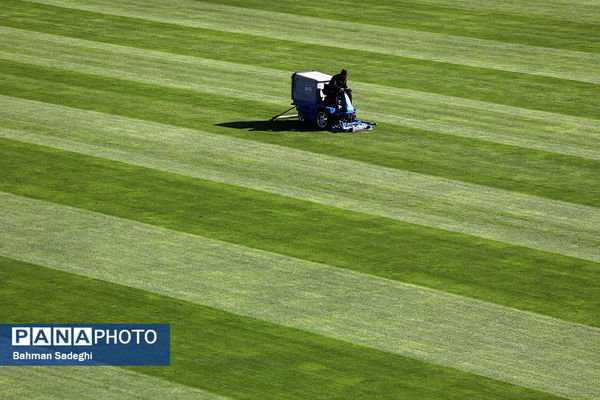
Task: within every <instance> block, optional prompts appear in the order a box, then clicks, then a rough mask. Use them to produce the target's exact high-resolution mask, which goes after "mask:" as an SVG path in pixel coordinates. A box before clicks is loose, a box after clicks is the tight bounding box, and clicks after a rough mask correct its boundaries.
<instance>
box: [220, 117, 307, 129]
mask: <svg viewBox="0 0 600 400" xmlns="http://www.w3.org/2000/svg"><path fill="white" fill-rule="evenodd" d="M215 125H216V126H224V127H226V128H234V129H243V130H247V131H263V132H312V131H316V128H315V127H314V126H313V124H310V123H306V122H300V121H298V120H282V121H234V122H224V123H221V124H215Z"/></svg>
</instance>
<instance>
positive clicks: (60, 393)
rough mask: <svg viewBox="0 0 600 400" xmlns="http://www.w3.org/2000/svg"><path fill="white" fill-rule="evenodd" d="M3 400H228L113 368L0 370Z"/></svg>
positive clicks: (14, 368) (26, 368)
mask: <svg viewBox="0 0 600 400" xmlns="http://www.w3.org/2000/svg"><path fill="white" fill-rule="evenodd" d="M0 387H1V388H2V398H3V399H4V400H8V399H27V400H42V399H43V400H52V399H56V400H62V399H77V400H84V399H89V400H98V399H116V400H120V399H144V400H145V399H169V400H171V399H172V400H192V399H194V400H227V398H226V397H222V396H217V395H214V394H211V393H208V392H204V391H202V390H199V389H195V388H192V387H189V386H185V385H181V384H177V383H174V382H170V381H166V380H162V379H158V378H154V377H151V376H148V375H144V374H140V373H136V372H133V371H129V370H126V369H122V368H116V367H0Z"/></svg>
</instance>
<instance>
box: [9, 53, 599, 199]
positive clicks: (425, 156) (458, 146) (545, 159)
mask: <svg viewBox="0 0 600 400" xmlns="http://www.w3.org/2000/svg"><path fill="white" fill-rule="evenodd" d="M0 94H6V95H10V96H16V97H21V98H26V99H33V100H40V101H45V102H49V103H54V104H62V105H67V106H71V107H77V108H83V109H87V110H94V111H100V112H105V113H109V114H117V115H123V116H127V117H133V118H141V119H146V120H150V121H156V122H161V123H168V124H172V125H177V126H182V127H187V128H194V129H202V130H206V131H209V132H215V133H221V134H226V135H234V136H238V137H242V138H246V139H253V140H257V141H261V142H267V143H275V144H280V145H284V146H289V147H293V148H297V149H302V150H307V151H312V152H315V153H321V154H328V155H333V156H338V157H345V158H349V159H353V160H359V161H366V162H369V163H373V164H378V165H382V166H386V167H392V168H398V169H403V170H408V171H413V172H418V173H424V174H429V175H435V176H440V177H444V178H449V179H455V180H461V181H466V182H471V183H476V184H481V185H486V186H492V187H498V188H503V189H508V190H513V191H518V192H522V193H527V194H533V195H537V196H543V197H547V198H551V199H556V200H563V201H569V202H572V203H577V204H585V205H591V206H599V205H600V181H598V179H596V178H597V175H598V173H597V171H599V170H600V161H597V160H588V159H583V158H577V157H570V156H566V155H560V154H554V153H548V152H545V151H540V150H531V149H524V148H520V147H514V146H507V145H502V144H497V143H492V142H487V141H483V140H476V139H470V138H463V137H458V136H453V135H445V134H439V133H435V132H428V131H423V130H417V129H410V128H404V127H395V126H382V127H379V128H378V129H377V131H375V132H374V134H372V135H345V136H341V135H331V134H322V133H317V132H310V131H306V128H304V130H303V131H302V127H301V126H299V125H298V123H296V125H294V123H293V122H292V123H291V125H292V127H294V126H295V127H296V128H298V129H300V130H301V131H291V132H280V131H277V129H278V127H283V126H289V125H290V123H289V121H285V122H283V123H282V124H280V125H278V124H272V123H270V122H266V121H265V119H266V118H267V117H268V116H270V115H275V114H277V113H279V112H281V109H280V108H279V107H277V106H274V105H271V104H265V103H261V102H257V101H248V100H244V101H243V102H240V101H239V99H236V98H232V97H225V96H218V95H214V94H207V93H201V92H195V91H186V90H180V89H173V88H167V87H160V86H153V85H145V84H138V83H134V82H131V81H126V80H119V79H110V78H103V77H99V76H95V75H90V74H83V73H77V72H67V71H63V70H59V69H53V68H44V67H38V66H32V65H29V64H23V63H16V62H11V61H2V60H0ZM7 117H8V116H7ZM215 124H219V125H217V126H215ZM240 128H242V129H240ZM270 129H275V131H269V130H270ZM283 129H286V128H283ZM287 129H289V128H287Z"/></svg>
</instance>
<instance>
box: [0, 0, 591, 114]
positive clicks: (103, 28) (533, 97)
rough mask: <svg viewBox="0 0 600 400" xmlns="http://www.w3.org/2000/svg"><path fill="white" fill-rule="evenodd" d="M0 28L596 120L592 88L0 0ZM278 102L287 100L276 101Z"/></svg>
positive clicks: (536, 78) (576, 83)
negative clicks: (347, 77)
mask: <svg viewBox="0 0 600 400" xmlns="http://www.w3.org/2000/svg"><path fill="white" fill-rule="evenodd" d="M0 24H2V25H5V26H11V27H15V28H19V29H29V30H33V31H38V32H45V33H52V34H59V35H65V36H71V37H76V38H81V39H87V40H95V41H99V42H106V43H114V44H120V45H126V46H133V47H140V48H145V49H152V50H160V51H167V52H172V53H178V54H186V55H193V56H198V57H203V58H212V59H215V60H223V61H231V62H237V63H242V64H250V65H258V66H264V67H269V68H277V69H281V70H284V71H290V73H291V72H293V71H306V70H313V69H316V70H322V71H337V70H339V68H340V66H341V65H343V66H345V67H346V68H348V69H349V70H350V71H352V79H356V80H359V81H363V82H367V83H374V84H379V85H384V86H393V87H400V88H408V89H414V90H420V91H425V92H433V93H440V94H445V95H450V96H457V97H464V98H469V99H475V100H483V101H490V102H495V103H499V104H508V105H513V106H519V107H525V108H531V109H536V110H544V111H552V112H557V113H564V114H572V115H578V116H583V117H592V118H600V111H599V110H598V107H597V106H596V104H598V103H600V90H598V85H594V84H591V83H584V82H577V81H570V80H564V79H557V78H550V77H543V76H535V75H528V74H519V73H512V72H506V71H499V70H490V69H485V68H476V67H468V66H461V65H454V64H446V63H439V62H433V61H426V60H418V59H412V58H404V57H395V56H390V55H384V54H377V53H370V52H364V51H350V50H348V49H339V48H336V47H327V46H317V45H311V44H303V43H296V42H289V41H284V40H275V39H268V38H264V37H255V36H250V35H243V34H234V33H227V32H220V31H213V30H207V29H197V28H190V27H184V26H179V25H174V24H165V23H157V22H152V21H147V20H143V19H134V18H125V17H117V16H111V15H106V14H100V13H93V12H86V11H79V10H74V9H66V8H60V7H51V6H45V5H39V4H32V3H23V2H18V1H14V0H4V1H3V6H2V8H0ZM282 101H283V102H286V101H287V99H282Z"/></svg>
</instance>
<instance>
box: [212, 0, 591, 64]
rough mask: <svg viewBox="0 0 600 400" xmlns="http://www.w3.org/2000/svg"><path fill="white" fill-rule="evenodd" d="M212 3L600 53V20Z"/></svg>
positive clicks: (421, 7) (396, 6) (383, 6)
mask: <svg viewBox="0 0 600 400" xmlns="http://www.w3.org/2000/svg"><path fill="white" fill-rule="evenodd" d="M205 2H207V3H216V4H226V5H232V6H237V7H246V8H255V9H259V10H267V11H276V12H281V13H286V14H292V15H305V16H308V17H315V16H317V17H320V18H327V19H332V20H336V21H340V22H343V23H342V24H339V26H340V29H344V26H347V25H352V24H354V23H361V24H371V25H380V26H389V27H392V28H401V29H414V30H420V31H426V32H433V33H442V34H448V35H459V36H468V37H474V38H479V39H487V40H497V41H501V42H508V43H517V44H526V45H532V46H544V47H553V48H558V49H568V50H577V51H589V52H600V24H589V23H580V22H574V21H565V20H564V19H562V20H556V19H551V18H546V17H539V16H533V15H515V14H506V13H501V12H494V11H478V10H465V9H459V8H451V7H441V6H436V5H433V4H419V3H413V2H410V1H396V0H385V1H384V0H378V1H377V2H375V3H371V4H368V5H365V4H360V5H357V4H353V5H351V4H345V3H340V2H339V1H338V0H320V1H319V2H298V1H295V0H279V1H276V2H266V1H264V0H205Z"/></svg>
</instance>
